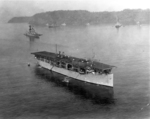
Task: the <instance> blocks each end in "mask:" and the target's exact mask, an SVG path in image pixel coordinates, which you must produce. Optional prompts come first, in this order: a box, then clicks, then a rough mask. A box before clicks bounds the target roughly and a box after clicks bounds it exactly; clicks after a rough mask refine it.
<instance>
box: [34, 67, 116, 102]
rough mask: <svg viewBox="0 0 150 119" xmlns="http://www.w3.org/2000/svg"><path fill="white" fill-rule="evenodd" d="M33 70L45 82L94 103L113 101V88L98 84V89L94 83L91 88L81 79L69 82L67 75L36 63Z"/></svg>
mask: <svg viewBox="0 0 150 119" xmlns="http://www.w3.org/2000/svg"><path fill="white" fill-rule="evenodd" d="M34 71H35V75H36V76H39V77H41V78H42V79H44V80H45V81H47V82H53V83H54V84H56V86H59V87H62V88H65V89H66V90H67V91H69V92H71V93H73V94H75V95H76V96H77V97H78V98H81V99H90V100H91V102H92V103H94V104H95V103H96V104H105V105H107V104H114V103H115V100H114V91H113V88H111V89H109V90H108V89H107V87H100V86H98V88H99V90H98V89H97V88H96V87H97V86H96V85H94V86H93V87H94V88H92V86H91V84H88V83H83V82H81V81H79V82H77V80H76V79H74V82H73V83H71V82H69V81H68V80H67V78H69V77H65V76H63V75H61V74H58V73H56V72H52V71H50V70H47V69H44V68H41V67H39V66H38V65H36V66H35V69H34ZM74 84H76V85H74ZM84 84H85V85H84ZM85 89H86V90H85ZM106 90H107V91H106Z"/></svg>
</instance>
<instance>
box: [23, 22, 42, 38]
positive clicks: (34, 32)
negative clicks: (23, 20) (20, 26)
mask: <svg viewBox="0 0 150 119" xmlns="http://www.w3.org/2000/svg"><path fill="white" fill-rule="evenodd" d="M24 35H25V36H28V37H35V38H39V37H40V36H41V35H42V34H39V33H37V32H36V31H35V29H34V28H33V27H32V26H31V25H29V31H28V32H26V33H25V34H24Z"/></svg>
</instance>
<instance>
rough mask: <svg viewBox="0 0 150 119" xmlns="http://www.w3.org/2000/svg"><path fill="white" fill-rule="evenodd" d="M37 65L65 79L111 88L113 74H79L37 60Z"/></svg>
mask: <svg viewBox="0 0 150 119" xmlns="http://www.w3.org/2000/svg"><path fill="white" fill-rule="evenodd" d="M38 64H39V65H40V66H41V67H43V68H46V69H48V70H51V71H55V72H57V73H60V74H63V75H65V76H67V77H71V78H74V79H77V80H80V81H84V82H87V83H93V84H97V85H103V86H109V87H113V74H112V73H111V74H101V75H97V74H93V73H89V74H80V73H78V72H74V71H71V70H67V69H64V68H59V67H55V66H53V65H51V64H50V63H47V62H44V61H40V60H38Z"/></svg>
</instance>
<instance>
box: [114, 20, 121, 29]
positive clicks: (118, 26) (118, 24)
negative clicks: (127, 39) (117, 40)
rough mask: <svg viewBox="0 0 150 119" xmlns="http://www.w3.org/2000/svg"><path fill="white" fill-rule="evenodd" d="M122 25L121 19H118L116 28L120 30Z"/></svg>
mask: <svg viewBox="0 0 150 119" xmlns="http://www.w3.org/2000/svg"><path fill="white" fill-rule="evenodd" d="M121 26H122V25H121V23H120V22H119V18H117V23H116V24H115V27H116V28H120V27H121Z"/></svg>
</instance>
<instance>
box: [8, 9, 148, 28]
mask: <svg viewBox="0 0 150 119" xmlns="http://www.w3.org/2000/svg"><path fill="white" fill-rule="evenodd" d="M149 17H150V10H149V9H147V10H141V9H136V10H130V9H125V10H123V11H119V12H107V11H104V12H88V11H84V10H73V11H70V10H68V11H62V10H59V11H50V12H44V13H38V14H35V15H33V16H31V17H15V18H12V19H10V20H9V21H8V22H9V23H25V22H26V23H30V24H33V25H44V26H45V25H46V24H49V25H56V26H59V25H61V24H64V23H65V24H66V25H67V26H68V25H71V26H72V25H86V24H92V25H96V24H115V23H116V22H117V19H119V22H120V23H121V24H123V25H129V24H136V23H137V22H138V21H139V22H140V23H142V24H149Z"/></svg>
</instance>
